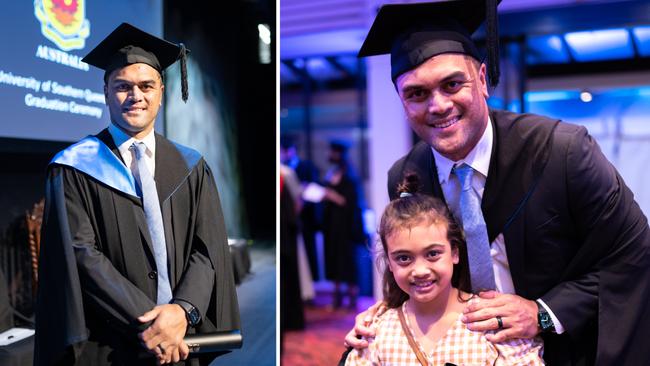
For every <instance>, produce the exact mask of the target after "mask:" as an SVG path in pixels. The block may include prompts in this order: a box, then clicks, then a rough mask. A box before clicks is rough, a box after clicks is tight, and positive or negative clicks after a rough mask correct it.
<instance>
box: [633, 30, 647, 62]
mask: <svg viewBox="0 0 650 366" xmlns="http://www.w3.org/2000/svg"><path fill="white" fill-rule="evenodd" d="M632 34H634V38H636V44H637V47H638V50H639V54H640V55H641V56H650V26H647V27H636V28H634V29H632Z"/></svg>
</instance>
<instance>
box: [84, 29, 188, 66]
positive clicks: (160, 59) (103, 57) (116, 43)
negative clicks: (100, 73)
mask: <svg viewBox="0 0 650 366" xmlns="http://www.w3.org/2000/svg"><path fill="white" fill-rule="evenodd" d="M128 46H132V47H133V48H131V49H130V50H129V51H121V50H123V49H124V48H125V47H128ZM143 51H144V52H143ZM180 56H181V46H180V45H177V44H174V43H172V42H169V41H166V40H164V39H161V38H158V37H156V36H154V35H152V34H149V33H147V32H145V31H143V30H141V29H138V28H136V27H134V26H132V25H131V24H128V23H122V24H120V25H119V26H118V27H117V28H115V30H114V31H113V32H111V34H109V35H108V36H107V37H106V38H104V40H102V41H101V42H100V43H99V44H98V45H97V46H96V47H95V48H94V49H93V50H92V51H90V52H89V53H88V54H87V55H86V57H84V58H83V59H82V61H83V62H85V63H87V64H90V65H93V66H96V67H98V68H100V69H102V70H105V71H107V72H110V71H113V70H114V69H116V68H119V67H123V66H127V65H130V64H133V63H139V62H141V63H146V64H148V65H150V66H151V67H153V68H155V69H156V70H158V71H159V72H162V71H163V70H165V69H166V68H167V67H168V66H170V65H171V64H173V63H174V62H176V60H178V58H179V57H180Z"/></svg>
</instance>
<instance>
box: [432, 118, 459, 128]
mask: <svg viewBox="0 0 650 366" xmlns="http://www.w3.org/2000/svg"><path fill="white" fill-rule="evenodd" d="M456 122H458V117H454V118H452V119H450V120H448V121H446V122H443V123H434V124H433V126H434V127H436V128H446V127H449V126H451V125H453V124H454V123H456Z"/></svg>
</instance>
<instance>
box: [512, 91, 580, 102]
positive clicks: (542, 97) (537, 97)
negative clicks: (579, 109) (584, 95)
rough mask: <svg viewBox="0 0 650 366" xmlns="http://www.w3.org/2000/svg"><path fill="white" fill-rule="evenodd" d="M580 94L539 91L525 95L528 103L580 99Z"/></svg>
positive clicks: (575, 92)
mask: <svg viewBox="0 0 650 366" xmlns="http://www.w3.org/2000/svg"><path fill="white" fill-rule="evenodd" d="M579 94H580V93H579V92H577V91H569V90H558V91H537V92H526V93H524V99H525V100H526V102H530V103H534V102H555V101H559V100H570V99H578V97H579Z"/></svg>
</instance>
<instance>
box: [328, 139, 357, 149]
mask: <svg viewBox="0 0 650 366" xmlns="http://www.w3.org/2000/svg"><path fill="white" fill-rule="evenodd" d="M329 142H330V149H332V150H335V151H340V152H341V153H346V152H347V151H348V149H349V148H350V147H351V146H352V143H351V142H350V141H348V140H345V139H340V138H334V139H331V140H330V141H329Z"/></svg>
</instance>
